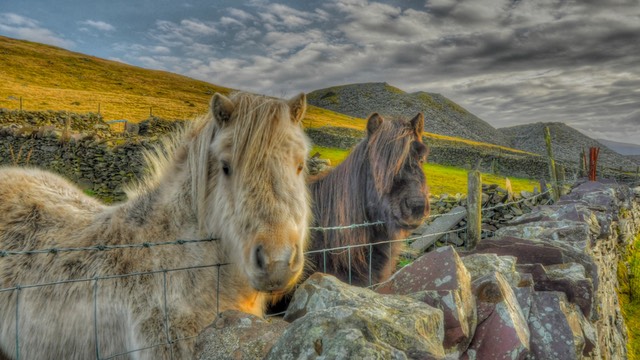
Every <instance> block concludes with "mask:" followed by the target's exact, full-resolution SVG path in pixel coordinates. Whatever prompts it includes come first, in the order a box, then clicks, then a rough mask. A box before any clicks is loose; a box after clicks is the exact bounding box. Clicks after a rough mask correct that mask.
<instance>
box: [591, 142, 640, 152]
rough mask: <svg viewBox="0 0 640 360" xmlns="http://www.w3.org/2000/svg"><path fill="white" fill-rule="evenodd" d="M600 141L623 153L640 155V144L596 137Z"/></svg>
mask: <svg viewBox="0 0 640 360" xmlns="http://www.w3.org/2000/svg"><path fill="white" fill-rule="evenodd" d="M596 140H598V142H599V143H601V144H603V145H604V146H606V147H608V148H609V149H611V150H613V151H615V152H617V153H618V154H622V155H640V145H636V144H629V143H623V142H617V141H611V140H605V139H596Z"/></svg>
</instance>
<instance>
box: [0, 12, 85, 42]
mask: <svg viewBox="0 0 640 360" xmlns="http://www.w3.org/2000/svg"><path fill="white" fill-rule="evenodd" d="M0 33H3V34H5V35H8V36H11V37H15V38H18V39H24V40H30V41H35V42H40V43H44V44H49V45H54V46H60V47H64V48H73V47H74V46H75V43H74V42H73V41H71V40H67V39H65V38H63V37H62V36H59V35H57V34H55V33H54V32H52V31H51V30H49V29H46V28H43V27H41V26H40V23H39V22H38V21H36V20H34V19H31V18H28V17H25V16H21V15H18V14H13V13H0Z"/></svg>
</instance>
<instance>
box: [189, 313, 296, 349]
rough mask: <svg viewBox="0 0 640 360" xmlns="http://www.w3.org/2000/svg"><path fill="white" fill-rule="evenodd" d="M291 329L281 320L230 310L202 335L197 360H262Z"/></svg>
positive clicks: (198, 340)
mask: <svg viewBox="0 0 640 360" xmlns="http://www.w3.org/2000/svg"><path fill="white" fill-rule="evenodd" d="M288 326H289V324H288V323H287V322H285V321H283V320H281V319H277V318H271V319H267V320H265V319H261V318H259V317H257V316H255V315H251V314H246V313H243V312H240V311H237V310H227V311H225V312H223V313H221V314H220V316H219V317H218V318H217V319H216V320H215V321H214V322H213V324H211V325H209V326H208V327H206V328H205V329H204V330H203V331H202V332H201V333H200V334H199V335H198V338H197V339H196V346H195V351H194V359H196V360H218V359H233V360H249V359H262V358H264V357H265V356H266V355H267V353H268V352H269V350H271V347H272V346H273V344H274V343H275V342H276V341H278V339H279V338H280V336H281V335H282V334H283V333H284V331H285V329H286V328H287V327H288Z"/></svg>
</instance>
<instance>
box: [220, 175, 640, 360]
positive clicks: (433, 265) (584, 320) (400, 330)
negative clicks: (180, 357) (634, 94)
mask: <svg viewBox="0 0 640 360" xmlns="http://www.w3.org/2000/svg"><path fill="white" fill-rule="evenodd" d="M638 232H640V189H638V190H636V192H632V191H630V190H629V188H626V187H625V186H621V185H617V184H615V183H582V184H580V185H578V186H577V187H576V188H574V189H573V191H572V192H571V193H570V194H569V195H566V196H564V197H562V198H561V199H560V201H558V202H557V203H556V204H554V205H550V206H549V205H548V206H538V207H533V208H532V209H531V212H530V213H527V214H523V215H521V216H519V217H516V218H514V219H513V220H512V221H511V222H509V223H507V224H505V226H503V227H501V228H500V229H498V230H497V231H496V232H495V236H494V237H491V238H486V239H483V240H482V241H481V242H480V243H479V244H478V246H477V248H476V249H473V250H471V251H463V250H462V249H458V251H456V249H454V248H453V247H451V246H446V247H440V248H437V249H436V250H435V251H432V252H429V253H426V254H424V255H422V256H421V257H419V258H418V259H416V260H415V261H414V262H413V263H411V264H409V265H407V266H405V267H404V268H402V269H401V270H400V271H398V272H397V273H395V274H394V275H393V276H392V277H391V278H390V279H389V280H388V281H386V282H384V283H382V284H378V285H376V286H375V287H374V290H375V292H374V291H371V290H368V289H361V288H356V287H352V286H349V285H346V284H344V283H342V282H340V281H338V280H337V279H336V278H334V277H332V276H329V275H324V274H319V273H317V274H314V275H312V276H311V277H310V278H309V279H308V280H307V281H306V282H305V283H303V284H302V285H300V286H299V288H298V290H297V291H296V293H295V295H294V299H293V301H292V304H291V306H290V308H289V309H288V311H287V313H286V315H285V317H284V319H285V320H286V321H289V322H291V323H290V324H288V325H287V326H286V330H284V332H283V334H282V336H281V337H280V338H279V339H278V340H277V341H275V343H274V345H273V347H272V348H271V350H270V351H269V354H268V355H267V356H266V357H265V358H267V359H318V358H326V359H348V358H355V359H365V358H389V359H624V358H626V347H625V346H626V339H627V338H626V328H625V325H624V321H623V318H622V317H621V314H620V309H619V305H618V301H617V294H616V288H617V278H616V268H617V262H618V261H619V258H618V252H617V251H616V249H617V247H618V246H619V245H622V244H624V243H625V242H627V241H629V239H630V238H631V237H633V236H635V234H637V233H638ZM234 327H235V326H231V330H230V331H236V330H234ZM242 331H243V333H244V331H245V330H242ZM261 332H263V331H250V332H247V333H251V334H256V336H260V335H259V334H260V333H261ZM239 336H243V335H242V334H241V335H239ZM271 340H273V339H271ZM271 340H270V341H271ZM234 351H235V350H234ZM244 358H248V357H244Z"/></svg>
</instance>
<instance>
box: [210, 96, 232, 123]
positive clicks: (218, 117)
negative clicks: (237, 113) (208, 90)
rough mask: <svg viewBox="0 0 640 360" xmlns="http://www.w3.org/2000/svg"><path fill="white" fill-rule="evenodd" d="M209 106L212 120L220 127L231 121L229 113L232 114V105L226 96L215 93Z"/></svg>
mask: <svg viewBox="0 0 640 360" xmlns="http://www.w3.org/2000/svg"><path fill="white" fill-rule="evenodd" d="M209 105H210V106H211V113H212V114H213V118H214V119H215V121H217V122H218V123H219V124H220V125H223V124H226V123H227V122H229V119H231V113H233V109H234V107H235V106H234V105H233V103H232V102H231V100H229V98H227V97H226V96H224V95H222V94H220V93H215V94H213V97H212V98H211V102H210V104H209Z"/></svg>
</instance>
